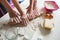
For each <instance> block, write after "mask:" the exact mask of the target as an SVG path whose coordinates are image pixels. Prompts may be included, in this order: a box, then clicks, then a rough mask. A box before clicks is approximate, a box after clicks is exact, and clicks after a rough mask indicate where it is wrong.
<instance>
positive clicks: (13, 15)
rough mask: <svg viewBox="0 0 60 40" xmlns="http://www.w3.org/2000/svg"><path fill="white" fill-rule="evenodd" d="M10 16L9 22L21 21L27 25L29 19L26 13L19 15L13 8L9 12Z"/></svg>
mask: <svg viewBox="0 0 60 40" xmlns="http://www.w3.org/2000/svg"><path fill="white" fill-rule="evenodd" d="M9 16H10V22H11V23H12V24H17V23H22V24H24V25H27V24H28V23H29V19H28V18H27V15H26V14H23V15H22V16H20V14H18V13H17V12H16V11H14V10H13V12H11V13H9Z"/></svg>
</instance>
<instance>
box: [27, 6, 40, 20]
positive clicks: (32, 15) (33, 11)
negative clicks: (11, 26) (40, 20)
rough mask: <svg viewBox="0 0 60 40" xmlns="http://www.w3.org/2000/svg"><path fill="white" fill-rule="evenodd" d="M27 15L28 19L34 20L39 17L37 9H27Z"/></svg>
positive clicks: (29, 7)
mask: <svg viewBox="0 0 60 40" xmlns="http://www.w3.org/2000/svg"><path fill="white" fill-rule="evenodd" d="M27 15H28V19H29V20H30V19H34V18H36V17H37V16H39V15H40V13H39V10H38V8H37V7H36V8H35V9H31V6H28V7H27Z"/></svg>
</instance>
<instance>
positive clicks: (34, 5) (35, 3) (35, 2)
mask: <svg viewBox="0 0 60 40" xmlns="http://www.w3.org/2000/svg"><path fill="white" fill-rule="evenodd" d="M36 5H37V0H34V3H33V7H34V8H33V9H35V8H36Z"/></svg>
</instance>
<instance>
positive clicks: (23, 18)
mask: <svg viewBox="0 0 60 40" xmlns="http://www.w3.org/2000/svg"><path fill="white" fill-rule="evenodd" d="M21 19H22V21H21V22H22V24H24V25H27V24H28V23H29V19H28V17H27V15H26V14H23V15H22V16H21Z"/></svg>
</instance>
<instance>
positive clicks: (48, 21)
mask: <svg viewBox="0 0 60 40" xmlns="http://www.w3.org/2000/svg"><path fill="white" fill-rule="evenodd" d="M43 27H44V28H45V29H52V28H53V15H52V12H47V13H46V14H45V16H44V23H43Z"/></svg>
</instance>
